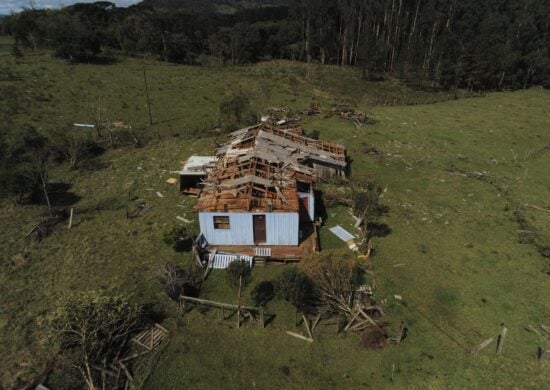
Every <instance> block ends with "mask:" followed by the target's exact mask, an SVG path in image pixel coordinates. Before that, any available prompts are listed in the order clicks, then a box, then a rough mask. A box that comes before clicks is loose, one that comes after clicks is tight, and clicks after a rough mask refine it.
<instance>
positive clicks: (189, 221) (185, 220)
mask: <svg viewBox="0 0 550 390" xmlns="http://www.w3.org/2000/svg"><path fill="white" fill-rule="evenodd" d="M176 219H178V220H180V221H181V222H183V223H191V222H193V220H189V219H186V218H184V217H180V216H179V215H177V216H176Z"/></svg>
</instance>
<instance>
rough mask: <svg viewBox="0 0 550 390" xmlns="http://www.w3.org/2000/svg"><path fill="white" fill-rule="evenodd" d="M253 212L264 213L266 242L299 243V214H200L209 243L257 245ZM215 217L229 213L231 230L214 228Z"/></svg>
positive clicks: (201, 225)
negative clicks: (255, 243) (255, 242)
mask: <svg viewBox="0 0 550 390" xmlns="http://www.w3.org/2000/svg"><path fill="white" fill-rule="evenodd" d="M253 215H265V225H266V243H265V244H264V245H298V239H299V237H298V234H299V233H298V231H299V224H300V222H299V217H298V213H277V212H274V213H252V212H250V213H204V212H201V213H199V224H200V228H201V233H202V234H204V237H205V238H206V240H207V241H208V243H209V244H210V245H254V228H253V225H252V216H253ZM214 216H228V217H229V226H230V228H229V229H214Z"/></svg>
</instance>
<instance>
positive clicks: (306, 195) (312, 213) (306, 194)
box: [298, 192, 315, 221]
mask: <svg viewBox="0 0 550 390" xmlns="http://www.w3.org/2000/svg"><path fill="white" fill-rule="evenodd" d="M298 196H299V197H300V198H308V210H307V213H308V215H309V219H310V220H311V221H313V220H315V196H314V195H313V192H298Z"/></svg>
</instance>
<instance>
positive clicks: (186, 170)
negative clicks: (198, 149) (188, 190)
mask: <svg viewBox="0 0 550 390" xmlns="http://www.w3.org/2000/svg"><path fill="white" fill-rule="evenodd" d="M216 161H218V158H217V157H216V156H191V157H189V158H188V159H187V161H186V162H185V164H184V165H183V168H182V169H181V171H180V175H206V174H208V172H209V171H211V170H212V169H214V166H215V164H216Z"/></svg>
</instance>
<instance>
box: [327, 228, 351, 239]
mask: <svg viewBox="0 0 550 390" xmlns="http://www.w3.org/2000/svg"><path fill="white" fill-rule="evenodd" d="M329 230H330V231H331V232H332V233H334V234H335V235H336V237H338V238H339V239H340V240H342V241H344V242H346V241H349V240H353V239H354V238H355V236H354V235H353V234H351V233H350V232H348V231H347V230H346V229H344V228H343V227H342V226H340V225H336V226H334V227H331V228H330V229H329Z"/></svg>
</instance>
